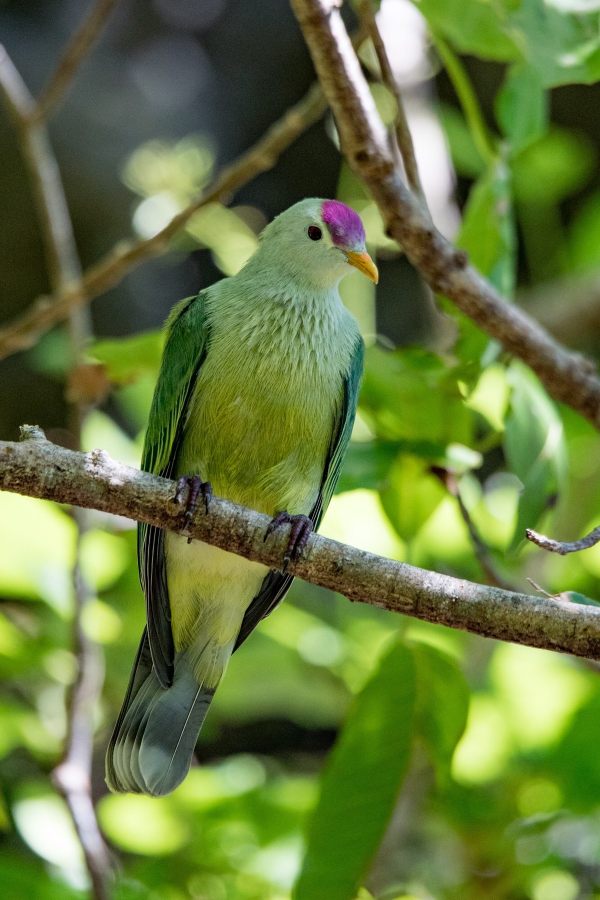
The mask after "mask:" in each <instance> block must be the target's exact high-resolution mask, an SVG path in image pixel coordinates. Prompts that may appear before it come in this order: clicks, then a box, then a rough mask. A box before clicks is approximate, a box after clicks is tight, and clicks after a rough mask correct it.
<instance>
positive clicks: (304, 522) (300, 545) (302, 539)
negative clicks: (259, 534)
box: [264, 510, 314, 570]
mask: <svg viewBox="0 0 600 900" xmlns="http://www.w3.org/2000/svg"><path fill="white" fill-rule="evenodd" d="M281 525H291V528H290V536H289V538H288V543H287V548H286V551H285V554H284V557H283V567H284V570H285V569H286V568H287V566H288V564H289V563H290V562H292V561H294V562H295V561H296V560H297V559H299V558H300V556H301V555H302V553H303V551H304V548H305V547H306V545H307V543H308V539H309V537H310V536H311V534H312V532H313V528H314V525H313V523H312V520H311V519H309V517H308V516H304V515H290V513H288V512H286V511H285V510H283V511H281V512H278V513H276V515H275V516H274V517H273V518H272V519H271V521H270V522H269V525H268V526H267V530H266V532H265V536H264V540H265V541H266V540H267V538H268V537H269V535H270V534H273V532H274V531H276V530H277V529H278V528H280V527H281Z"/></svg>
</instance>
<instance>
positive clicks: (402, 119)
mask: <svg viewBox="0 0 600 900" xmlns="http://www.w3.org/2000/svg"><path fill="white" fill-rule="evenodd" d="M358 13H359V15H360V18H361V20H362V22H363V23H364V27H365V31H366V33H367V34H368V35H369V37H370V39H371V41H372V43H373V47H374V49H375V53H376V55H377V60H378V62H379V68H380V69H381V77H382V79H383V83H384V84H385V85H386V87H387V88H388V90H389V91H391V93H392V95H393V97H394V100H395V101H396V121H395V123H394V124H395V129H394V131H395V137H396V142H397V144H398V149H399V151H400V155H401V156H402V162H403V164H404V170H405V172H406V180H407V182H408V184H409V187H411V188H412V190H413V191H414V192H415V194H416V195H417V196H418V197H419V198H420V199H421V201H422V202H425V194H424V191H423V185H422V184H421V177H420V175H419V167H418V165H417V158H416V156H415V148H414V145H413V140H412V135H411V133H410V128H409V127H408V122H407V119H406V112H405V110H404V101H403V99H402V93H401V91H400V87H399V85H398V82H397V81H396V78H395V76H394V72H393V69H392V66H391V64H390V60H389V57H388V55H387V50H386V49H385V44H384V41H383V38H382V36H381V32H380V31H379V28H378V26H377V19H376V17H375V10H374V9H373V3H372V0H361V2H360V4H359V6H358Z"/></svg>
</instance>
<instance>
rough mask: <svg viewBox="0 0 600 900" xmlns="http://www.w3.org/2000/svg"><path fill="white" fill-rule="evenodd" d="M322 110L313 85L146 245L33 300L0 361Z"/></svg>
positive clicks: (0, 349) (218, 196)
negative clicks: (52, 294) (62, 287)
mask: <svg viewBox="0 0 600 900" xmlns="http://www.w3.org/2000/svg"><path fill="white" fill-rule="evenodd" d="M326 108H327V104H326V102H325V99H324V97H323V92H322V91H321V89H320V87H319V86H318V85H313V87H311V89H310V90H309V91H308V92H307V93H306V94H305V96H304V97H303V98H302V99H301V100H300V101H299V102H298V103H296V104H295V105H294V106H292V107H291V108H290V109H288V110H287V112H286V113H285V114H284V115H283V116H282V117H281V119H279V120H278V121H277V122H275V123H274V124H273V125H272V126H271V128H269V130H268V131H267V132H266V133H265V134H264V135H263V136H262V137H261V138H260V139H259V140H258V141H257V142H256V144H254V146H253V147H251V148H250V149H249V150H247V151H246V153H243V154H242V155H241V156H239V157H238V158H237V160H235V161H234V162H233V163H231V165H229V166H226V167H225V168H224V169H223V170H222V171H221V173H220V174H219V175H218V176H217V178H216V179H215V181H214V182H213V184H212V185H211V186H210V187H209V188H207V190H206V191H204V192H203V193H202V194H201V195H200V196H199V197H198V198H196V200H194V201H193V202H192V203H190V205H189V206H187V207H186V208H185V209H184V210H182V211H181V212H180V213H178V214H177V215H176V216H174V217H173V218H172V219H171V221H170V222H169V223H168V224H167V225H165V227H164V228H162V229H161V230H160V231H159V232H157V234H155V235H154V236H153V237H151V238H148V239H147V240H140V241H124V242H121V243H119V244H117V245H116V246H115V247H114V248H113V249H112V250H111V251H109V252H108V253H107V254H106V255H105V256H104V257H103V258H102V259H101V260H99V262H97V263H96V264H95V265H94V266H92V267H91V268H90V269H88V270H87V271H86V272H84V274H83V277H82V279H81V281H80V282H79V283H77V284H73V285H71V286H70V287H69V288H67V289H66V290H64V291H60V292H58V293H57V294H55V295H54V296H50V297H48V296H44V297H40V298H38V299H37V300H36V301H34V303H33V304H32V306H31V307H30V308H29V309H28V310H27V311H26V312H25V313H23V314H22V315H21V316H18V317H17V318H16V319H14V320H13V321H12V322H10V323H9V324H8V325H6V326H4V328H1V329H0V359H4V358H5V357H7V356H10V355H11V354H12V353H16V352H17V351H19V350H25V349H27V348H28V347H31V346H33V344H35V342H36V341H37V339H38V338H39V336H40V334H42V333H43V332H45V331H47V330H48V329H49V328H52V326H54V325H56V324H57V323H58V322H61V321H63V319H65V318H67V316H68V315H69V312H70V310H72V309H75V308H77V307H81V306H83V305H85V304H87V303H89V301H90V300H92V299H93V298H94V297H97V296H98V295H99V294H102V293H103V292H104V291H107V290H108V289H109V288H111V287H113V286H114V285H115V284H117V283H118V282H119V281H120V280H121V279H122V278H123V277H124V276H125V275H126V274H127V273H128V272H130V271H131V270H132V269H134V268H135V267H136V266H139V265H140V264H141V263H142V262H144V261H145V260H147V259H149V258H150V257H152V256H157V255H159V254H160V253H163V252H164V251H165V250H166V248H167V247H168V244H169V241H170V240H171V238H173V237H174V236H175V235H176V234H177V232H178V231H180V230H181V229H182V228H183V227H184V226H185V225H186V224H187V222H188V221H189V219H190V218H191V217H192V216H193V215H194V213H195V212H196V211H197V210H198V209H200V208H201V207H203V206H207V205H208V204H209V203H214V202H215V201H217V200H223V199H224V198H226V197H228V196H229V195H231V194H233V193H234V192H235V191H237V190H239V188H240V187H242V186H243V185H244V184H247V182H249V181H250V180H251V179H252V178H255V177H256V176H257V175H259V174H260V173H261V172H266V171H267V170H268V169H270V168H272V167H273V166H274V165H275V163H276V162H277V160H278V159H279V157H280V156H281V154H282V153H283V151H284V150H285V149H286V148H287V147H289V145H290V144H292V143H293V142H294V141H295V140H296V138H298V137H299V136H300V135H301V134H302V133H303V132H304V131H306V129H307V128H309V127H310V126H311V125H313V124H314V123H315V122H317V121H318V120H319V119H320V118H321V116H322V115H323V113H324V112H325V109H326Z"/></svg>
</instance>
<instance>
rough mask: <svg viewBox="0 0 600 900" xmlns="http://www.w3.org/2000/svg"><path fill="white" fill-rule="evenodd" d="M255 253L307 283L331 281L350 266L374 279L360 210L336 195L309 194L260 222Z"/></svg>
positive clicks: (376, 276) (322, 284) (324, 285)
mask: <svg viewBox="0 0 600 900" xmlns="http://www.w3.org/2000/svg"><path fill="white" fill-rule="evenodd" d="M260 254H261V256H263V258H265V257H267V258H268V260H269V264H270V265H271V266H274V267H276V268H277V269H278V270H279V271H280V272H281V273H282V275H283V274H284V273H285V275H287V276H288V277H292V278H293V279H294V281H296V282H300V283H303V284H310V285H311V286H312V287H319V288H325V289H328V288H331V287H334V286H335V285H336V284H337V283H338V282H339V281H340V279H341V278H343V277H344V275H347V274H348V273H349V272H351V271H352V267H353V268H355V269H358V271H359V272H362V273H363V275H366V276H367V278H369V279H370V280H371V281H373V282H375V283H377V281H378V280H379V273H378V272H377V266H376V265H375V263H374V262H373V260H372V259H371V257H370V256H369V254H368V253H367V250H366V246H365V229H364V227H363V224H362V221H361V219H360V216H359V215H358V213H356V212H354V210H353V209H351V208H350V207H349V206H346V204H345V203H341V202H340V201H339V200H320V199H314V198H312V199H309V200H301V201H300V203H296V204H294V206H291V207H290V208H289V209H287V210H286V211H285V212H283V213H281V215H279V216H277V218H275V219H274V220H273V221H272V222H271V223H270V224H269V225H268V226H267V227H266V228H265V230H264V232H263V234H262V239H261V250H260Z"/></svg>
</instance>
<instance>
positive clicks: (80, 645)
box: [0, 48, 111, 900]
mask: <svg viewBox="0 0 600 900" xmlns="http://www.w3.org/2000/svg"><path fill="white" fill-rule="evenodd" d="M0 94H1V95H2V96H3V99H4V102H5V104H6V106H7V107H8V109H9V110H10V112H11V116H12V119H13V121H14V124H15V127H16V129H17V133H18V135H19V138H20V142H21V148H22V152H23V156H24V159H25V162H26V164H27V169H28V172H29V178H30V182H31V186H32V190H33V195H34V199H35V205H36V209H37V214H38V219H39V226H40V231H41V234H42V239H43V242H44V248H45V252H46V260H47V265H48V273H49V276H50V282H51V284H52V287H53V289H54V290H55V291H60V290H62V289H65V288H66V287H67V286H68V285H69V284H70V283H72V282H73V281H75V280H77V279H79V278H80V276H81V267H80V263H79V257H78V255H77V248H76V246H75V238H74V235H73V228H72V223H71V217H70V215H69V209H68V206H67V201H66V198H65V194H64V190H63V186H62V180H61V177H60V171H59V168H58V165H57V162H56V158H55V157H54V154H53V152H52V148H51V146H50V141H49V139H48V135H47V132H46V128H45V125H44V122H43V119H41V118H39V117H34V116H32V115H31V111H32V110H33V108H34V102H33V98H32V97H31V94H30V93H29V91H28V89H27V86H26V85H25V83H24V82H23V80H22V78H21V76H20V74H19V72H18V71H17V69H16V68H15V66H14V65H13V63H12V61H11V60H10V58H9V56H8V54H7V53H6V51H4V50H3V48H0ZM88 312H89V311H88V310H87V309H73V310H71V312H70V314H69V318H68V327H69V335H70V341H71V345H72V348H73V351H74V355H75V358H76V360H80V358H81V353H82V350H83V345H84V342H85V340H86V339H87V337H88V335H89V334H90V324H89V321H88ZM83 415H84V406H83V404H82V403H80V402H79V401H78V400H76V399H73V401H72V402H71V403H70V407H69V426H70V431H71V433H72V435H73V438H74V440H75V441H76V443H77V445H79V436H80V431H81V422H82V419H83ZM71 514H72V516H73V519H74V521H75V524H76V526H77V553H76V559H75V566H74V570H73V582H74V593H75V614H74V617H73V628H74V638H75V640H74V644H75V657H76V660H77V675H76V677H75V681H74V684H73V686H72V690H71V694H70V698H69V701H68V709H67V718H68V734H67V740H66V742H65V748H64V753H63V757H62V759H61V761H60V763H59V764H58V766H57V767H56V768H55V769H54V772H53V773H52V774H53V781H54V784H55V786H56V788H57V790H58V791H59V792H60V793H61V794H62V796H63V797H64V799H65V801H66V803H67V806H68V808H69V811H70V813H71V817H72V819H73V823H74V825H75V829H76V832H77V835H78V837H79V841H80V843H81V847H82V850H83V854H84V857H85V861H86V865H87V868H88V872H89V875H90V880H91V884H92V891H93V895H94V897H96V898H97V900H105V898H106V897H107V896H108V888H107V881H108V878H109V875H110V871H111V862H110V857H109V854H108V849H107V847H106V845H105V843H104V840H103V838H102V834H101V832H100V828H99V826H98V821H97V819H96V814H95V810H94V805H93V802H92V795H91V783H90V773H91V768H92V751H93V738H94V710H95V706H96V703H97V701H98V698H99V696H100V693H101V690H102V682H103V674H104V664H103V658H102V652H101V650H100V648H99V647H98V645H96V644H95V643H94V641H92V640H91V639H90V638H89V637H88V636H87V635H86V634H85V631H84V629H83V627H82V613H83V611H84V608H85V606H86V605H87V604H88V603H89V602H90V601H91V600H92V593H91V591H90V589H89V587H88V585H87V584H86V582H85V579H84V578H83V574H82V572H81V567H80V561H79V547H80V544H81V538H82V535H83V534H84V533H85V530H86V518H85V517H86V513H85V511H84V510H82V509H80V508H76V507H73V508H72V510H71Z"/></svg>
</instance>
